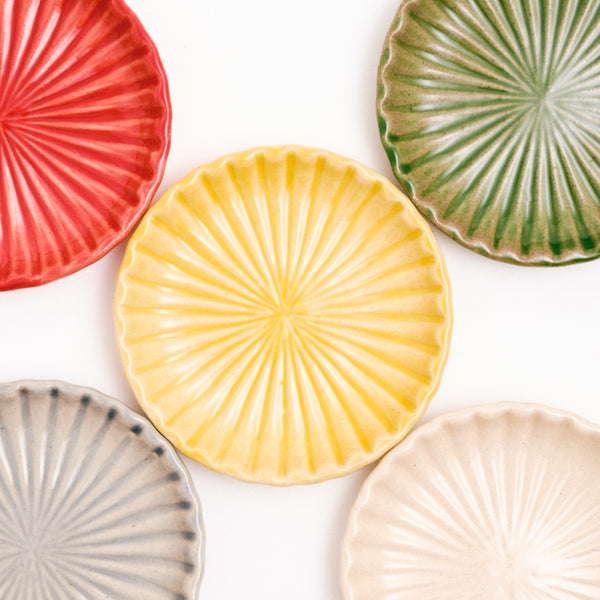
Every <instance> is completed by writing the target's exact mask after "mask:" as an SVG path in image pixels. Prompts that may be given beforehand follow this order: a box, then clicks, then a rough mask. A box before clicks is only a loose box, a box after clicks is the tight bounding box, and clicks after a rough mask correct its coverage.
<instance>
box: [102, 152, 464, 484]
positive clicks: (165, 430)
mask: <svg viewBox="0 0 600 600" xmlns="http://www.w3.org/2000/svg"><path fill="white" fill-rule="evenodd" d="M287 154H293V155H295V156H296V157H298V158H310V159H313V158H315V157H322V158H323V159H324V160H325V161H327V162H330V163H334V164H339V165H344V166H346V167H348V168H354V169H355V170H356V172H358V173H360V174H362V175H364V176H366V177H367V178H369V179H371V180H372V181H373V182H379V183H380V184H381V189H382V191H383V192H384V193H385V195H386V197H390V198H392V199H394V200H396V201H398V202H400V203H402V205H403V208H404V209H405V210H406V214H408V215H409V216H410V219H411V220H412V221H413V222H414V224H415V225H416V226H418V227H420V229H421V230H422V233H423V235H424V238H425V239H426V241H427V246H428V248H429V249H430V251H431V253H432V254H433V255H434V256H435V265H436V266H435V272H436V276H437V277H438V278H439V280H440V282H441V284H442V286H443V294H442V297H443V309H444V317H445V322H444V328H443V335H442V339H441V353H440V357H439V363H438V367H437V369H436V372H435V376H434V378H433V380H432V383H431V386H430V388H429V390H428V392H427V393H426V395H425V396H424V398H423V400H422V401H421V402H420V404H419V405H418V406H417V407H416V410H415V411H414V413H413V414H412V416H411V417H410V418H409V419H408V420H407V421H406V424H405V426H404V427H402V428H401V429H400V430H399V431H398V433H397V435H395V437H393V439H390V440H389V441H388V442H387V443H385V444H384V445H382V446H381V447H379V448H377V450H376V451H374V452H373V453H371V454H367V453H365V454H362V455H360V456H358V457H354V458H353V459H352V460H349V461H347V462H345V463H344V464H343V465H338V466H337V468H334V469H327V470H324V471H321V472H316V473H312V474H309V475H308V476H304V477H292V476H288V477H283V478H281V477H278V476H275V477H270V476H268V475H261V476H258V477H257V476H256V475H254V476H253V475H252V474H248V473H247V472H245V471H244V469H243V468H228V467H224V466H223V465H220V464H215V461H214V460H213V459H211V457H210V456H209V455H208V454H207V453H206V452H204V451H203V448H202V447H198V446H191V445H189V444H188V443H187V442H186V440H185V439H183V437H181V436H180V435H179V434H178V433H177V431H174V430H173V429H171V428H169V427H168V426H167V425H166V424H165V422H164V419H163V415H162V414H161V413H160V411H158V410H156V409H155V408H154V407H153V406H152V405H151V404H150V403H149V402H148V401H147V398H146V392H145V389H144V387H143V385H142V384H141V383H140V381H139V379H138V377H136V375H135V372H134V371H135V369H134V367H133V360H132V356H131V353H130V351H129V350H128V348H127V342H126V339H125V338H126V336H125V333H126V332H125V329H126V327H125V320H126V319H125V317H124V316H123V314H122V311H121V308H122V305H123V301H124V299H125V296H126V293H127V289H126V284H125V282H124V278H125V274H126V273H127V271H128V269H130V268H131V266H132V264H133V263H134V260H135V250H136V246H137V244H138V243H139V241H140V240H141V239H142V238H143V236H144V235H145V234H146V233H147V232H148V230H149V228H150V227H151V226H152V221H153V218H154V216H155V215H156V214H158V212H159V211H161V210H162V209H163V207H165V205H166V204H167V203H168V202H169V200H170V199H171V198H172V196H173V195H174V194H175V193H176V192H177V191H178V190H180V189H182V188H185V187H186V186H188V185H189V184H191V183H192V182H193V181H194V180H195V179H196V178H198V176H199V174H201V173H203V172H207V171H213V170H217V169H222V168H223V167H224V166H225V165H227V164H229V163H231V161H244V160H247V159H252V158H254V157H258V156H264V157H278V156H279V157H280V156H282V155H287ZM451 296H452V294H451V287H450V281H449V278H448V273H447V269H446V265H445V261H444V257H443V255H442V252H441V250H440V248H439V246H438V243H437V241H436V239H435V237H434V235H433V233H432V231H431V228H430V227H429V225H428V224H427V222H426V221H425V219H424V218H423V217H422V216H421V214H420V213H419V212H418V210H417V209H416V208H415V207H414V205H413V204H412V203H411V202H410V200H409V199H408V198H407V197H406V196H405V195H404V194H403V193H402V192H401V191H400V190H399V189H398V188H396V187H395V186H394V185H393V184H392V183H391V182H390V181H389V180H387V179H386V178H385V177H383V176H382V175H379V174H378V173H376V172H375V171H373V170H372V169H370V168H368V167H366V166H364V165H362V164H361V163H359V162H357V161H355V160H353V159H349V158H346V157H343V156H341V155H338V154H336V153H333V152H330V151H327V150H323V149H317V148H310V147H305V146H298V145H281V146H264V147H256V148H252V149H250V150H246V151H243V152H238V153H233V154H230V155H226V156H223V157H221V158H219V159H217V160H215V161H212V162H210V163H207V164H205V165H202V166H200V167H198V168H196V169H194V170H193V171H192V172H190V173H189V174H188V175H187V176H185V177H184V178H183V179H181V180H179V181H178V182H176V183H175V184H174V185H173V186H171V187H170V188H169V189H168V190H167V191H166V192H165V193H164V194H163V196H162V197H161V198H160V199H159V200H158V201H157V202H156V203H155V204H154V205H153V206H152V207H151V208H150V209H149V210H148V212H147V213H146V214H145V215H144V217H143V219H142V220H141V222H140V223H139V225H138V227H137V228H136V230H135V231H134V233H133V235H132V236H131V238H130V240H129V242H128V244H127V248H126V252H125V256H124V259H123V262H122V264H121V267H120V269H119V272H118V275H117V283H116V291H115V297H114V303H113V314H114V320H115V330H116V340H117V346H118V350H119V354H120V357H121V360H122V364H123V367H124V371H125V375H126V378H127V381H128V382H129V385H130V386H131V388H132V390H133V392H134V394H135V397H136V399H137V401H138V403H139V405H140V407H141V408H142V409H143V411H144V412H145V413H146V415H147V416H148V417H149V419H150V420H151V421H152V423H153V424H154V425H155V427H156V428H157V429H158V430H159V431H160V432H161V433H162V434H163V435H164V436H165V437H166V438H167V439H168V440H170V441H171V443H173V444H174V445H175V446H176V447H177V448H178V449H179V450H180V451H181V452H182V453H183V454H184V455H186V456H188V457H190V458H192V459H194V460H196V461H198V462H200V463H201V464H203V465H205V466H206V467H208V468H210V469H212V470H214V471H217V472H220V473H225V474H227V475H231V476H233V477H235V478H237V479H240V480H243V481H247V482H253V483H266V484H270V485H281V486H285V485H294V484H304V483H317V482H320V481H324V480H327V479H331V478H334V477H340V476H344V475H347V474H349V473H351V472H353V471H355V470H357V469H359V468H361V467H364V466H366V465H368V464H370V463H372V462H374V461H375V460H377V459H378V458H380V457H381V456H383V455H384V454H385V453H386V452H387V451H389V450H390V449H391V448H392V447H394V446H395V445H397V444H398V443H399V442H401V441H402V440H403V439H404V437H405V436H406V435H407V434H408V433H409V431H410V430H411V429H412V428H413V426H414V425H415V423H416V422H417V421H418V420H419V419H420V418H421V417H422V416H423V414H424V413H425V411H426V409H427V407H428V406H429V404H430V402H431V399H432V398H433V396H434V395H435V394H436V392H437V391H438V388H439V386H440V383H441V379H442V375H443V372H444V369H445V366H446V363H447V360H448V356H449V350H450V339H451V334H452V329H453V320H454V317H453V309H452V297H451Z"/></svg>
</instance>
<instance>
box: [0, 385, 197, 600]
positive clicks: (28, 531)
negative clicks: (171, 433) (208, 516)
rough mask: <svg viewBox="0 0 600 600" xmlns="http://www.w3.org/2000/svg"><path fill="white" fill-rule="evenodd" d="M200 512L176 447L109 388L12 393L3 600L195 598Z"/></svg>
mask: <svg viewBox="0 0 600 600" xmlns="http://www.w3.org/2000/svg"><path fill="white" fill-rule="evenodd" d="M202 547H203V533H202V522H201V514H200V506H199V503H198V500H197V498H196V494H195V492H194V489H193V486H192V483H191V480H190V477H189V475H188V473H187V471H186V469H185V467H184V466H183V464H182V463H181V461H180V460H179V458H178V457H177V454H176V453H175V451H174V450H173V448H172V447H171V446H170V445H169V444H168V443H167V442H166V441H165V440H164V439H163V438H162V437H161V436H160V435H159V434H158V433H157V432H156V431H155V430H154V428H153V427H152V426H151V425H150V423H148V421H146V420H145V419H143V418H141V417H139V416H137V415H136V414H134V413H133V412H132V411H130V410H129V409H128V408H127V407H125V406H124V405H122V404H121V403H119V402H117V401H116V400H111V399H110V398H107V397H106V396H103V395H102V394H99V393H98V392H96V391H94V390H91V389H88V388H81V387H76V386H73V385H68V384H65V383H58V382H41V381H40V382H35V381H31V382H30V381H27V382H25V381H24V382H17V383H10V384H2V385H0V572H1V574H2V576H1V577H0V598H6V599H7V600H9V599H15V600H16V599H19V600H21V599H26V598H27V599H29V600H42V599H43V600H48V599H49V598H52V600H76V599H80V598H89V599H98V600H100V599H101V598H111V600H131V598H143V599H144V600H153V599H154V600H166V599H169V600H192V599H195V598H197V596H198V588H199V585H200V578H201V574H202V566H203V559H202V556H201V552H202V550H201V549H202Z"/></svg>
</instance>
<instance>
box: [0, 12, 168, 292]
mask: <svg viewBox="0 0 600 600" xmlns="http://www.w3.org/2000/svg"><path fill="white" fill-rule="evenodd" d="M170 143H171V103H170V98H169V89H168V83H167V78H166V74H165V71H164V68H163V66H162V63H161V61H160V57H159V55H158V52H157V50H156V47H155V46H154V44H153V42H152V40H151V39H150V37H149V36H148V34H147V33H146V31H145V30H144V28H143V27H142V25H141V24H140V22H139V21H138V19H137V17H136V16H135V15H134V14H133V13H132V12H131V10H130V9H129V8H128V7H127V6H126V4H125V3H124V2H123V0H2V2H0V290H8V289H14V288H20V287H27V286H34V285H40V284H43V283H47V282H49V281H52V280H54V279H57V278H59V277H63V276H65V275H68V274H70V273H73V272H75V271H77V270H79V269H81V268H83V267H85V266H87V265H89V264H90V263H92V262H94V261H96V260H98V259H99V258H101V257H102V256H104V255H105V254H106V253H107V252H108V251H109V250H110V249H111V248H113V247H114V246H115V245H116V244H117V243H118V242H120V241H121V240H122V239H123V238H124V237H125V236H126V235H127V234H128V233H129V232H130V231H131V229H132V228H133V226H134V225H135V223H136V222H137V221H138V219H139V218H140V217H141V216H142V214H143V213H144V211H145V210H146V208H147V207H148V205H149V204H150V201H151V199H152V197H153V196H154V193H155V192H156V189H157V188H158V186H159V184H160V182H161V180H162V176H163V173H164V168H165V163H166V159H167V155H168V152H169V148H170Z"/></svg>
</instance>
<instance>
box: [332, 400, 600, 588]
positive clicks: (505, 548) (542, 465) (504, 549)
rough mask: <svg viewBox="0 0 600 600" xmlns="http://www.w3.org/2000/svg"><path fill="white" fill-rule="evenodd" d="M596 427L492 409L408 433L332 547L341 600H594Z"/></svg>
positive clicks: (598, 527)
mask: <svg viewBox="0 0 600 600" xmlns="http://www.w3.org/2000/svg"><path fill="white" fill-rule="evenodd" d="M599 453H600V429H599V428H598V427H597V426H592V425H591V424H587V423H585V422H583V421H580V420H579V419H577V418H575V417H573V416H571V415H568V414H566V413H562V412H559V411H552V410H550V409H544V408H543V407H536V406H527V405H496V406H492V407H487V408H477V409H469V410H466V411H461V412H458V413H455V414H450V415H445V416H443V417H440V418H438V419H437V420H436V421H434V422H432V423H431V424H427V425H425V426H424V427H422V428H420V429H418V430H417V431H416V432H415V433H414V434H412V435H411V436H410V437H409V438H408V439H407V440H406V441H405V442H403V444H401V445H400V446H399V447H398V448H396V449H394V450H393V451H392V452H391V453H390V454H389V455H388V456H387V457H386V458H385V459H384V460H383V461H382V463H381V465H380V466H378V467H377V468H376V469H375V471H374V472H373V473H372V474H371V476H370V477H369V479H367V481H366V483H365V486H364V488H363V490H362V492H361V494H360V497H359V499H358V501H357V503H356V505H355V507H354V509H353V511H352V514H351V516H350V519H349V522H348V529H347V532H346V538H345V541H344V546H343V557H342V581H343V587H344V594H345V598H346V599H347V600H371V599H372V598H378V599H379V600H414V598H416V597H418V598H419V599H420V600H464V599H465V598H468V599H469V600H538V599H539V600H542V599H544V600H545V599H548V600H549V599H552V600H595V599H596V598H597V597H598V590H599V589H600V465H599V463H598V458H597V457H598V455H599Z"/></svg>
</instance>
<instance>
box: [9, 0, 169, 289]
mask: <svg viewBox="0 0 600 600" xmlns="http://www.w3.org/2000/svg"><path fill="white" fill-rule="evenodd" d="M110 2H111V7H112V8H113V10H115V11H117V12H119V13H121V14H122V16H123V18H125V19H127V20H129V22H130V23H131V25H132V28H133V30H134V31H135V35H136V37H138V38H139V41H140V43H142V44H145V45H146V47H147V49H148V61H149V62H152V63H153V66H154V67H155V69H156V75H157V77H158V80H159V86H157V87H160V88H161V90H160V100H161V102H162V104H163V106H164V108H165V115H164V117H163V119H162V122H163V131H162V135H161V137H162V148H161V150H160V157H159V159H158V160H157V169H156V173H155V176H154V181H152V182H149V190H148V192H147V194H146V197H145V198H141V197H140V200H141V201H140V203H139V205H138V209H137V210H136V211H135V212H134V213H132V215H131V217H130V219H129V220H128V221H127V222H124V223H123V225H122V227H121V229H120V230H119V231H117V232H115V234H114V235H113V236H112V237H110V238H109V239H107V240H105V242H104V243H103V244H101V245H99V246H97V247H96V248H95V249H94V251H93V252H89V253H85V254H82V255H80V256H79V260H77V261H75V262H74V263H72V264H69V265H66V266H65V265H61V266H59V267H56V268H54V269H51V270H48V271H47V272H45V273H42V274H41V275H38V276H36V277H30V276H24V277H22V278H20V279H18V280H17V279H15V280H13V281H12V282H11V283H10V285H3V282H2V280H1V279H0V292H2V291H10V290H16V289H23V288H28V287H36V286H39V285H44V284H46V283H50V282H52V281H55V280H57V279H62V278H63V277H67V276H68V275H73V273H77V271H80V270H81V269H84V268H85V267H89V266H90V265H91V264H93V263H95V262H97V261H98V260H100V259H101V258H103V257H104V256H106V255H107V254H108V253H109V252H110V251H111V250H112V249H113V248H114V247H115V246H117V245H118V244H120V243H121V242H122V241H123V240H124V239H125V238H126V237H127V236H128V235H129V234H130V233H131V231H132V230H133V228H134V227H135V226H136V224H137V223H138V221H139V220H140V218H141V217H142V215H143V214H144V213H145V212H146V210H147V209H148V207H149V206H150V203H151V202H152V199H153V198H154V196H155V194H156V192H157V190H158V188H159V187H160V185H161V183H162V180H163V177H164V173H165V168H166V166H167V159H168V157H169V152H170V150H171V130H172V125H173V106H172V103H171V93H170V89H169V80H168V78H167V72H166V70H165V67H164V65H163V62H162V60H161V58H160V54H159V52H158V48H157V47H156V45H155V43H154V41H153V40H152V38H151V37H150V34H149V33H148V32H147V31H146V29H145V27H144V26H143V25H142V22H141V21H140V19H139V17H138V16H137V15H136V14H135V13H134V12H133V11H132V10H131V8H129V6H128V5H127V4H126V2H125V0H110Z"/></svg>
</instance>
